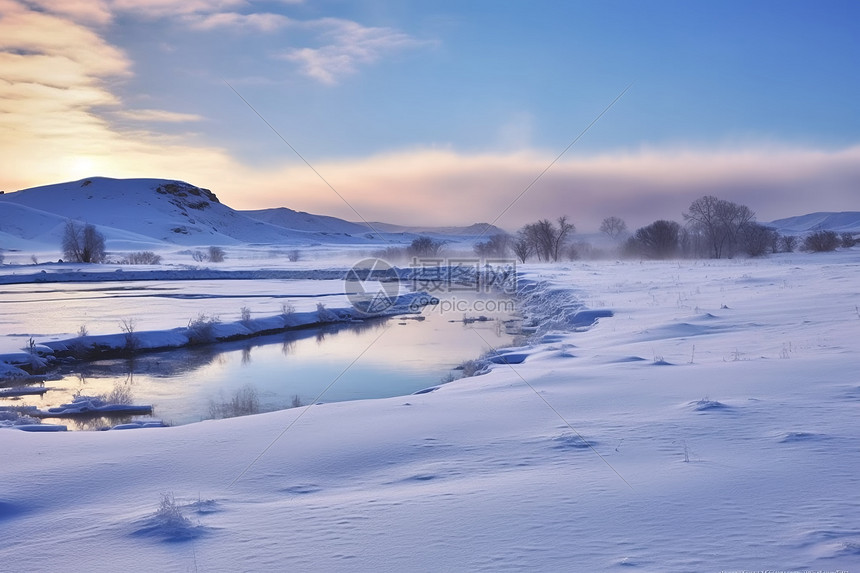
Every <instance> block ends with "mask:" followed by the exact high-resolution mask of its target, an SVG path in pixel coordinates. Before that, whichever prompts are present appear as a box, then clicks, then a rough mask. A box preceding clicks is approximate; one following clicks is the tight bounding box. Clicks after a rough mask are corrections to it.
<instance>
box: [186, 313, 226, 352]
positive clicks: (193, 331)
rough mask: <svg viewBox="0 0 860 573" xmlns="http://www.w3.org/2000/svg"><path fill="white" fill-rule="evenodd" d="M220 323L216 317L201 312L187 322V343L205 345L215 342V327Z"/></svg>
mask: <svg viewBox="0 0 860 573" xmlns="http://www.w3.org/2000/svg"><path fill="white" fill-rule="evenodd" d="M219 322H221V319H219V318H218V317H217V316H214V315H208V314H206V313H203V312H201V313H200V314H198V315H197V316H196V317H194V318H192V319H191V320H189V321H188V342H189V343H191V344H206V343H209V342H214V341H215V325H216V324H218V323H219Z"/></svg>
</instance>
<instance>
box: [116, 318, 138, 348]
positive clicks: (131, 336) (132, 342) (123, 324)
mask: <svg viewBox="0 0 860 573" xmlns="http://www.w3.org/2000/svg"><path fill="white" fill-rule="evenodd" d="M135 326H136V325H135V320H134V319H133V318H124V319H122V320H121V321H120V323H119V327H120V329H122V332H123V334H124V335H125V349H126V350H127V351H129V352H134V351H135V350H137V347H138V346H139V345H140V340H139V339H138V338H137V335H136V334H135V333H134V331H135Z"/></svg>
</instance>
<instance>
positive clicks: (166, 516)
mask: <svg viewBox="0 0 860 573" xmlns="http://www.w3.org/2000/svg"><path fill="white" fill-rule="evenodd" d="M155 517H156V519H157V520H158V522H159V524H160V525H161V526H162V527H166V528H167V529H169V530H182V529H187V528H189V527H191V520H190V519H188V518H187V517H185V516H184V515H182V509H181V508H180V507H179V504H177V503H176V499H175V498H174V497H173V494H169V493H162V494H161V503H160V504H159V506H158V511H156V512H155Z"/></svg>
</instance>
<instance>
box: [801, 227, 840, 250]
mask: <svg viewBox="0 0 860 573" xmlns="http://www.w3.org/2000/svg"><path fill="white" fill-rule="evenodd" d="M838 246H839V235H837V234H836V233H834V232H833V231H815V232H814V233H810V234H809V235H807V236H806V237H805V238H804V239H803V250H804V251H810V252H813V253H824V252H827V251H835V250H836V248H837V247H838Z"/></svg>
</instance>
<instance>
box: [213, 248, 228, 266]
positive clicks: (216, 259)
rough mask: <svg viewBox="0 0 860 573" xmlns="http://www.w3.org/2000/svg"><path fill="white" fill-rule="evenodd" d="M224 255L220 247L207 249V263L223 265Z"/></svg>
mask: <svg viewBox="0 0 860 573" xmlns="http://www.w3.org/2000/svg"><path fill="white" fill-rule="evenodd" d="M226 258H227V256H226V253H225V252H224V249H222V248H221V247H214V246H213V247H209V262H210V263H223V262H224V259H226Z"/></svg>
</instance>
